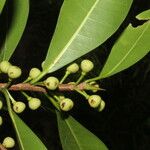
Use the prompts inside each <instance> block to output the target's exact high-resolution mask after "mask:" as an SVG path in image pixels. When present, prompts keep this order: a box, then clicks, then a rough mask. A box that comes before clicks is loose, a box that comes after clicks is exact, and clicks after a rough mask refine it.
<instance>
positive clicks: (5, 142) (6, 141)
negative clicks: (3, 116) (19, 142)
mask: <svg viewBox="0 0 150 150" xmlns="http://www.w3.org/2000/svg"><path fill="white" fill-rule="evenodd" d="M2 145H3V146H4V147H5V148H13V147H14V146H15V140H14V139H13V138H12V137H6V138H5V139H4V140H3V143H2Z"/></svg>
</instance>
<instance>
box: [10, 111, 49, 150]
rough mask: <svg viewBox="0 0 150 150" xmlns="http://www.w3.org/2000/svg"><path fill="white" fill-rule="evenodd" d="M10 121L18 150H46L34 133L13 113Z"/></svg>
mask: <svg viewBox="0 0 150 150" xmlns="http://www.w3.org/2000/svg"><path fill="white" fill-rule="evenodd" d="M11 119H12V121H13V125H14V127H15V130H16V134H17V137H18V142H19V146H20V150H30V149H31V150H32V149H35V150H47V148H46V147H45V146H44V144H43V143H42V142H41V140H40V139H39V138H38V137H37V136H36V135H35V133H34V132H33V131H32V130H31V129H30V128H29V127H28V126H27V125H26V124H25V123H24V122H23V121H22V120H21V119H20V118H19V117H18V116H17V115H16V114H15V113H14V112H13V111H11Z"/></svg>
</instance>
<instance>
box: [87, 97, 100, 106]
mask: <svg viewBox="0 0 150 150" xmlns="http://www.w3.org/2000/svg"><path fill="white" fill-rule="evenodd" d="M101 101H102V99H101V97H100V96H99V95H91V96H89V98H88V102H89V105H90V106H91V107H92V108H97V107H98V106H99V105H100V103H101Z"/></svg>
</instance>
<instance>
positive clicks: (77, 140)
mask: <svg viewBox="0 0 150 150" xmlns="http://www.w3.org/2000/svg"><path fill="white" fill-rule="evenodd" d="M66 124H67V125H68V127H69V129H70V132H71V133H72V135H73V137H74V139H75V141H76V143H77V145H78V147H79V149H80V150H83V149H82V147H81V145H80V143H79V141H78V139H77V137H76V136H75V133H74V131H73V130H72V128H71V126H70V124H69V122H68V121H67V120H66Z"/></svg>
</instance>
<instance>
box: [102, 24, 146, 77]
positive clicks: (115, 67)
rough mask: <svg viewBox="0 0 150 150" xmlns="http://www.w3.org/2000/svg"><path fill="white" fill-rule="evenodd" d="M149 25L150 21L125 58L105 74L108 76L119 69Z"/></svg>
mask: <svg viewBox="0 0 150 150" xmlns="http://www.w3.org/2000/svg"><path fill="white" fill-rule="evenodd" d="M148 26H149V22H148V25H147V26H146V28H145V29H144V30H143V32H142V33H141V35H140V36H139V37H138V38H137V40H136V41H135V43H134V44H133V45H132V47H131V49H130V50H129V51H128V53H127V54H126V55H125V56H124V57H123V59H121V60H120V62H119V63H118V64H117V65H116V66H114V67H113V68H112V70H110V71H109V72H108V73H107V74H105V75H104V76H108V75H110V74H111V73H112V72H113V71H114V70H115V69H117V68H118V67H119V66H120V65H121V64H122V63H123V62H124V60H125V59H126V58H127V57H128V55H129V54H130V53H131V52H132V50H133V49H134V47H135V46H136V44H137V43H138V41H139V40H140V39H141V37H142V36H143V34H144V33H145V31H146V30H147V28H148ZM102 76H103V75H102Z"/></svg>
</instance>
